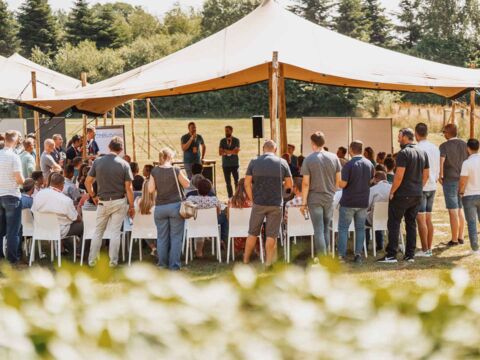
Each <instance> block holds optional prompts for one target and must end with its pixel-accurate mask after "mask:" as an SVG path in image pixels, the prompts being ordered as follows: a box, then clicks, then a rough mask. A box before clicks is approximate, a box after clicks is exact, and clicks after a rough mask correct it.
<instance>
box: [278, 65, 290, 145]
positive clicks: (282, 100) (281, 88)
mask: <svg viewBox="0 0 480 360" xmlns="http://www.w3.org/2000/svg"><path fill="white" fill-rule="evenodd" d="M278 92H279V109H278V110H279V111H278V112H279V115H278V118H279V123H280V154H285V153H286V152H287V146H288V139H287V98H286V95H285V77H284V68H283V64H281V65H280V77H279V79H278Z"/></svg>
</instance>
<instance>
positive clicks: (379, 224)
mask: <svg viewBox="0 0 480 360" xmlns="http://www.w3.org/2000/svg"><path fill="white" fill-rule="evenodd" d="M372 221H373V224H372V226H373V227H374V228H375V230H382V231H386V230H388V227H387V223H388V202H383V201H382V202H377V203H375V204H374V207H373V220H372Z"/></svg>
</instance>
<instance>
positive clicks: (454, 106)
mask: <svg viewBox="0 0 480 360" xmlns="http://www.w3.org/2000/svg"><path fill="white" fill-rule="evenodd" d="M456 105H457V104H456V102H455V101H452V113H451V114H450V124H455V110H456V109H455V108H456Z"/></svg>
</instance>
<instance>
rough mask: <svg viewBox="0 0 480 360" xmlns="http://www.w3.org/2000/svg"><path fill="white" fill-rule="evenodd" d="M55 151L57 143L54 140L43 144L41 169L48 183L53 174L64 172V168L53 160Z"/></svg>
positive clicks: (48, 140)
mask: <svg viewBox="0 0 480 360" xmlns="http://www.w3.org/2000/svg"><path fill="white" fill-rule="evenodd" d="M54 150H55V142H54V141H53V140H52V139H46V140H45V142H44V143H43V153H42V156H41V157H40V168H41V169H42V172H43V177H44V178H45V180H46V181H47V182H48V177H49V176H50V173H51V172H60V171H61V170H62V167H61V166H60V165H58V164H57V163H56V161H55V160H54V159H53V156H52V154H53V151H54Z"/></svg>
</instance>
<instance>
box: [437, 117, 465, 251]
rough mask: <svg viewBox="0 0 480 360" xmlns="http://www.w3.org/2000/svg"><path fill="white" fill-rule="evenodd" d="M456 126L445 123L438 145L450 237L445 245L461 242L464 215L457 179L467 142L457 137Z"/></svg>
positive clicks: (454, 244) (458, 178)
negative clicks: (440, 141) (440, 142)
mask: <svg viewBox="0 0 480 360" xmlns="http://www.w3.org/2000/svg"><path fill="white" fill-rule="evenodd" d="M457 132H458V128H457V125H455V124H447V125H445V128H444V129H443V135H444V136H445V139H447V141H445V142H444V143H443V144H442V145H440V183H441V184H442V186H443V194H444V196H445V205H446V207H447V209H448V214H449V216H450V229H451V232H452V238H451V240H450V241H449V242H448V244H447V246H456V245H459V244H463V231H464V228H465V217H464V215H463V211H462V200H461V198H460V195H459V189H458V185H459V180H460V172H461V170H462V164H463V162H464V161H465V160H466V159H467V158H468V152H467V144H466V143H465V141H463V140H461V139H459V138H457Z"/></svg>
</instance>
